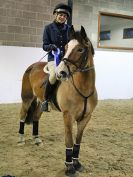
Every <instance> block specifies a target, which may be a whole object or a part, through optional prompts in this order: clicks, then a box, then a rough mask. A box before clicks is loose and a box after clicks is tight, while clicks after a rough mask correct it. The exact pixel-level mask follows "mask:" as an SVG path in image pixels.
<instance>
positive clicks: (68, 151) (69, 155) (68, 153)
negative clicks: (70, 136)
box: [66, 149, 73, 163]
mask: <svg viewBox="0 0 133 177" xmlns="http://www.w3.org/2000/svg"><path fill="white" fill-rule="evenodd" d="M72 155H73V151H72V149H66V163H67V162H68V163H69V162H72Z"/></svg>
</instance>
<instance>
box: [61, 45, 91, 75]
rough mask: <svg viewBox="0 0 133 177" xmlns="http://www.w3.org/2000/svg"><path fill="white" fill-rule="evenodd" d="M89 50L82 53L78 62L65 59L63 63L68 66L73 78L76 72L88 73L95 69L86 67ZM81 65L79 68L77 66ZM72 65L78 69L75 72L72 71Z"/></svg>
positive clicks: (86, 49) (85, 49)
mask: <svg viewBox="0 0 133 177" xmlns="http://www.w3.org/2000/svg"><path fill="white" fill-rule="evenodd" d="M88 52H89V50H88V48H87V47H86V48H84V52H83V53H82V55H81V57H80V59H79V60H78V61H77V62H73V61H71V60H69V59H68V58H63V59H62V61H63V62H64V64H65V65H66V66H67V68H68V71H69V75H70V76H72V75H73V74H74V73H76V72H87V71H90V70H92V69H94V66H91V67H89V66H86V65H87V59H88ZM76 63H79V66H78V65H77V64H76ZM70 64H72V65H74V66H75V67H76V69H75V70H73V71H71V70H70V67H69V65H70Z"/></svg>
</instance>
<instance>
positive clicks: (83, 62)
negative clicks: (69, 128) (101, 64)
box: [62, 48, 94, 121]
mask: <svg viewBox="0 0 133 177" xmlns="http://www.w3.org/2000/svg"><path fill="white" fill-rule="evenodd" d="M87 57H88V48H86V49H85V51H84V53H83V54H82V55H81V57H80V61H81V63H80V65H79V66H77V65H76V64H75V63H74V62H73V61H71V60H69V59H67V58H63V59H62V61H64V63H65V65H66V66H67V68H68V71H69V75H70V76H71V77H72V84H73V86H74V88H75V90H76V91H77V93H78V94H79V95H80V96H81V97H83V98H84V108H83V111H82V116H81V118H80V119H78V121H81V120H82V119H83V117H84V115H85V113H86V108H87V99H88V98H89V97H91V96H92V95H93V94H94V90H93V91H92V92H91V93H90V94H89V95H88V96H84V95H83V94H82V93H81V92H80V91H79V89H78V88H77V87H76V85H75V83H74V79H73V74H74V73H76V72H88V71H90V70H93V69H94V66H91V67H88V66H86V64H87ZM69 63H70V64H72V65H74V66H75V67H76V70H75V71H73V72H72V71H71V70H70V67H69V66H68V64H69Z"/></svg>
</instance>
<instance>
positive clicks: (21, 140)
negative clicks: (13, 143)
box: [17, 135, 25, 146]
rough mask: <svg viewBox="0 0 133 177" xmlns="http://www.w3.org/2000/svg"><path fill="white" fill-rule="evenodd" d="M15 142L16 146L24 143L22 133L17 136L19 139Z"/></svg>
mask: <svg viewBox="0 0 133 177" xmlns="http://www.w3.org/2000/svg"><path fill="white" fill-rule="evenodd" d="M17 144H18V146H23V145H24V144H25V138H24V135H20V136H19V140H18V142H17Z"/></svg>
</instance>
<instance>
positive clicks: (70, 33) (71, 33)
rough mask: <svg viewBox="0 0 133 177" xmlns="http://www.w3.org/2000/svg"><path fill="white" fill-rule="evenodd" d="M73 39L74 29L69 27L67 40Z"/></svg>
mask: <svg viewBox="0 0 133 177" xmlns="http://www.w3.org/2000/svg"><path fill="white" fill-rule="evenodd" d="M73 38H75V30H74V27H73V25H72V26H71V27H70V30H69V39H73Z"/></svg>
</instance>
